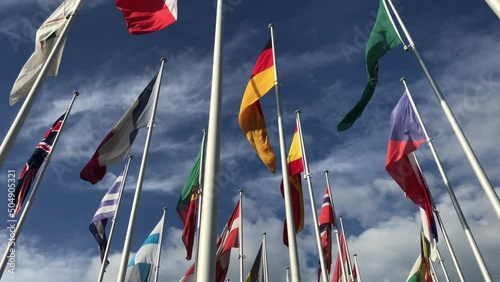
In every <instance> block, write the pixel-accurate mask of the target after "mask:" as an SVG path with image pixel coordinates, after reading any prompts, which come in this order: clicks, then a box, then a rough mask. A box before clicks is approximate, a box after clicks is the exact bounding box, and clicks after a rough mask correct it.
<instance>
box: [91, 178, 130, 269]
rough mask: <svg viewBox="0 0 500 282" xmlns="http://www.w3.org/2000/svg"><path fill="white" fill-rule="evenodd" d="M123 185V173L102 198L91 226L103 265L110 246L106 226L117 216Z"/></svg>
mask: <svg viewBox="0 0 500 282" xmlns="http://www.w3.org/2000/svg"><path fill="white" fill-rule="evenodd" d="M122 183H123V172H122V173H121V174H120V176H118V178H116V180H115V183H113V185H112V186H111V188H109V191H108V192H107V193H106V195H104V197H103V198H102V200H101V204H99V208H97V211H96V212H95V214H94V217H93V218H92V221H91V222H90V225H89V230H90V233H92V235H94V238H95V240H96V241H97V245H98V247H99V253H100V255H101V263H102V260H103V259H104V252H105V251H106V246H107V245H108V239H107V238H106V224H107V223H108V219H109V218H113V217H114V216H115V214H116V209H117V207H118V204H119V201H120V199H119V197H120V187H121V186H122ZM106 264H107V263H106Z"/></svg>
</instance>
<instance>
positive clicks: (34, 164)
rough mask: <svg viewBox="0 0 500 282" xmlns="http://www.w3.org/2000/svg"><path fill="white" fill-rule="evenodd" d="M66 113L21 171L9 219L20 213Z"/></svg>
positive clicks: (39, 144)
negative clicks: (12, 211) (13, 206)
mask: <svg viewBox="0 0 500 282" xmlns="http://www.w3.org/2000/svg"><path fill="white" fill-rule="evenodd" d="M65 115H66V112H65V113H64V114H63V115H62V116H61V117H60V118H58V119H57V121H56V122H55V123H54V124H53V125H52V127H51V128H50V129H49V131H47V133H46V134H45V136H44V137H43V139H42V141H40V143H38V146H36V149H35V151H34V152H33V154H32V155H31V157H30V159H29V160H28V162H27V163H26V164H25V165H24V168H23V171H22V172H21V175H20V176H19V180H18V181H17V186H16V190H15V191H14V196H15V197H14V204H15V205H16V207H15V210H14V214H13V215H11V217H14V216H16V215H17V214H18V213H19V211H21V207H22V204H23V202H24V200H25V199H26V196H27V195H28V193H29V191H30V188H31V184H32V183H33V181H34V180H35V178H36V174H37V173H38V170H39V169H40V167H41V166H42V164H43V162H44V160H45V158H46V157H47V156H48V155H49V154H50V152H51V150H52V144H53V143H54V140H55V139H56V136H57V134H59V129H60V128H61V126H62V123H63V119H64V116H65Z"/></svg>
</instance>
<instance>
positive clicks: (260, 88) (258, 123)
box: [238, 40, 276, 173]
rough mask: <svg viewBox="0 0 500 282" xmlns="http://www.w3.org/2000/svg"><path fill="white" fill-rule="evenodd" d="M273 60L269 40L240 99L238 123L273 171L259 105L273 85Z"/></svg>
mask: <svg viewBox="0 0 500 282" xmlns="http://www.w3.org/2000/svg"><path fill="white" fill-rule="evenodd" d="M274 81H275V77H274V60H273V49H272V45H271V40H269V42H268V43H267V44H266V47H264V50H262V52H261V53H260V55H259V58H258V59H257V63H256V64H255V67H254V69H253V72H252V76H251V78H250V81H249V82H248V85H247V88H246V90H245V93H244V94H243V100H242V101H241V107H240V114H239V117H238V123H239V124H240V128H241V130H242V131H243V133H245V136H246V137H247V139H248V141H250V144H252V146H253V147H254V149H255V150H256V151H257V154H259V157H260V159H261V160H262V161H263V162H264V164H266V166H267V167H268V168H269V169H270V170H271V171H272V172H273V173H274V172H275V171H276V160H275V156H274V152H273V149H272V148H271V143H270V142H269V137H268V136H267V131H266V120H265V119H264V114H263V113H262V109H261V107H260V103H259V99H260V97H262V96H264V95H266V93H267V92H268V91H269V90H271V88H272V87H273V86H274Z"/></svg>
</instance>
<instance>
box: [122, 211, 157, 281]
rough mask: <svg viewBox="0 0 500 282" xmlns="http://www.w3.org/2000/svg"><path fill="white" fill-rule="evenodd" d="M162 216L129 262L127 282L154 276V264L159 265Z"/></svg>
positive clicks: (144, 279) (146, 279) (147, 279)
mask: <svg viewBox="0 0 500 282" xmlns="http://www.w3.org/2000/svg"><path fill="white" fill-rule="evenodd" d="M163 220H164V217H163V216H162V217H161V219H160V221H159V222H158V224H157V225H156V227H155V229H153V231H152V232H151V234H149V236H148V238H147V239H146V241H144V243H142V246H141V248H140V249H139V251H137V253H136V254H135V255H134V257H133V258H132V259H131V260H130V262H129V263H128V268H127V276H126V277H125V281H126V282H139V281H140V282H147V281H149V279H150V278H151V277H153V270H154V266H158V248H161V246H159V242H160V238H161V236H162V231H163Z"/></svg>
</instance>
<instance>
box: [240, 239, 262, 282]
mask: <svg viewBox="0 0 500 282" xmlns="http://www.w3.org/2000/svg"><path fill="white" fill-rule="evenodd" d="M264 271H265V264H264V256H263V255H262V243H261V244H260V248H259V252H257V256H255V261H254V262H253V265H252V269H250V272H249V273H248V275H247V278H246V279H245V282H266V279H265V273H264Z"/></svg>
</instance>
